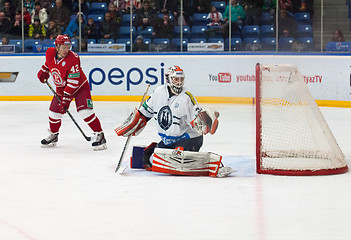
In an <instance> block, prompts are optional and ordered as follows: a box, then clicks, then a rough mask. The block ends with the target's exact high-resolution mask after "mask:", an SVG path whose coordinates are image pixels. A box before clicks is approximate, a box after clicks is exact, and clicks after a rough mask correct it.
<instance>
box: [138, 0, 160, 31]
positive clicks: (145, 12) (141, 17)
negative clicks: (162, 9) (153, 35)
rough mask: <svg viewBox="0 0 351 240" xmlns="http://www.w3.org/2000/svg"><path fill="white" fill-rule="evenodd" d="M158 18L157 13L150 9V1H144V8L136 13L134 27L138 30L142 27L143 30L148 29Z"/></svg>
mask: <svg viewBox="0 0 351 240" xmlns="http://www.w3.org/2000/svg"><path fill="white" fill-rule="evenodd" d="M157 17H158V16H157V15H156V12H154V10H153V9H151V8H150V3H149V1H148V0H144V2H143V7H142V8H140V9H138V10H137V11H136V16H135V21H134V26H135V27H136V28H138V27H141V29H146V28H147V27H149V26H152V25H153V23H154V21H155V20H156V19H157Z"/></svg>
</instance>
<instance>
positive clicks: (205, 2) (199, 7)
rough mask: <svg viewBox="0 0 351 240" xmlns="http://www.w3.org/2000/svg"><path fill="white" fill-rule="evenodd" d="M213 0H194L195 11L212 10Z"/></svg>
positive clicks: (204, 11)
mask: <svg viewBox="0 0 351 240" xmlns="http://www.w3.org/2000/svg"><path fill="white" fill-rule="evenodd" d="M210 4H211V0H194V4H193V6H194V13H208V12H210Z"/></svg>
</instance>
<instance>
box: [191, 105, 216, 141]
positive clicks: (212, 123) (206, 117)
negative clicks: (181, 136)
mask: <svg viewBox="0 0 351 240" xmlns="http://www.w3.org/2000/svg"><path fill="white" fill-rule="evenodd" d="M218 117H219V112H216V111H213V110H210V109H206V110H203V111H201V112H200V113H199V114H198V115H197V116H196V117H195V119H194V120H193V121H191V126H192V127H193V128H194V129H195V130H196V131H197V132H198V133H199V134H203V135H205V134H207V133H211V134H214V133H215V132H216V130H217V127H218Z"/></svg>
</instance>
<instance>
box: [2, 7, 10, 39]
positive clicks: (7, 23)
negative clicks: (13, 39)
mask: <svg viewBox="0 0 351 240" xmlns="http://www.w3.org/2000/svg"><path fill="white" fill-rule="evenodd" d="M10 25H11V23H10V20H9V19H8V18H7V17H5V13H4V12H3V11H0V34H7V33H9V31H10Z"/></svg>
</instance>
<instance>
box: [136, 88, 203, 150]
mask: <svg viewBox="0 0 351 240" xmlns="http://www.w3.org/2000/svg"><path fill="white" fill-rule="evenodd" d="M201 110H202V108H201V107H200V106H199V105H198V103H197V101H196V99H195V97H194V96H193V95H192V94H191V93H190V92H188V91H187V90H186V89H185V88H183V91H182V92H181V93H180V94H179V95H173V96H171V97H170V96H169V91H168V87H167V85H161V86H159V87H157V88H156V89H155V91H154V92H153V93H152V94H151V95H150V97H149V99H147V100H146V101H145V102H144V104H143V106H142V107H141V108H140V109H139V111H140V112H141V113H142V114H143V115H144V116H145V117H147V118H152V117H154V118H155V119H156V121H157V130H158V135H159V136H160V137H161V139H162V141H163V143H164V144H166V145H170V144H173V143H175V142H178V141H180V140H182V139H187V138H194V137H198V136H201V135H200V134H199V133H198V132H196V131H195V130H194V129H193V127H192V126H191V124H190V122H191V121H192V120H194V118H195V117H196V116H197V115H198V114H199V112H200V111H201Z"/></svg>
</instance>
